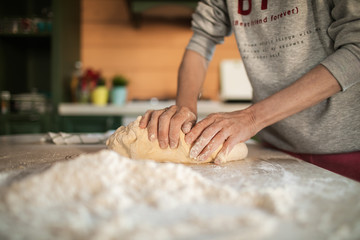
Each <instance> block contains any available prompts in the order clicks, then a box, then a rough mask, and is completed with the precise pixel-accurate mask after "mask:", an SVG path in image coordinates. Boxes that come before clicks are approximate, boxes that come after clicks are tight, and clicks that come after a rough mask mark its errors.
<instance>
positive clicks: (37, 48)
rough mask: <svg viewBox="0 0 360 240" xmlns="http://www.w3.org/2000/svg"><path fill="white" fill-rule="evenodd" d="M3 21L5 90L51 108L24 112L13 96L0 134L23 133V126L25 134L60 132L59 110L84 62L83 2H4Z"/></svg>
mask: <svg viewBox="0 0 360 240" xmlns="http://www.w3.org/2000/svg"><path fill="white" fill-rule="evenodd" d="M0 21H1V25H0V91H8V92H10V94H11V96H16V95H21V94H24V93H30V92H32V93H36V94H37V95H41V96H45V98H46V105H47V107H46V109H45V110H43V111H40V112H39V111H36V110H33V111H31V109H30V111H25V112H23V111H21V110H19V109H14V99H13V97H12V98H11V99H12V100H11V102H12V104H11V106H12V108H11V109H10V110H11V111H10V112H9V113H6V114H4V113H3V114H2V115H0V121H1V122H2V123H3V124H2V125H1V127H0V134H12V133H18V131H17V130H16V131H15V130H14V129H15V128H14V127H12V126H16V125H18V124H20V125H21V126H22V127H21V128H16V129H19V131H20V132H21V133H27V132H34V131H35V132H44V131H49V130H53V131H56V130H57V124H56V123H57V118H58V116H57V106H58V104H59V103H60V102H62V101H68V100H70V93H69V89H68V88H67V87H65V86H69V82H70V80H71V79H70V78H71V72H72V71H73V67H74V64H75V62H76V61H78V60H79V59H80V0H2V1H1V2H0ZM29 101H31V100H29ZM33 116H36V117H33ZM29 119H32V121H30V120H29ZM27 123H28V124H27ZM34 124H35V125H36V126H41V127H40V128H38V127H34ZM27 125H28V126H27ZM5 126H7V127H5ZM20 129H22V130H20Z"/></svg>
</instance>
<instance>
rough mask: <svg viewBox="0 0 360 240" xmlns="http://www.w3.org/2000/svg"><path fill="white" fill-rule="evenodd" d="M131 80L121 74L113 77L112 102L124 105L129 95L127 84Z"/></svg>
mask: <svg viewBox="0 0 360 240" xmlns="http://www.w3.org/2000/svg"><path fill="white" fill-rule="evenodd" d="M128 83H129V81H128V80H127V79H126V78H125V77H124V76H120V75H116V76H114V77H113V79H112V90H111V102H112V103H113V104H116V105H124V104H125V102H126V97H127V88H126V87H127V85H128Z"/></svg>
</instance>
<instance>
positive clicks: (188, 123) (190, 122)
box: [181, 112, 196, 134]
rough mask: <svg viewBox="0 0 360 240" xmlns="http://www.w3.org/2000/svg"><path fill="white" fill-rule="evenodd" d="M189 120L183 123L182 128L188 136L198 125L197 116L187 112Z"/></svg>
mask: <svg viewBox="0 0 360 240" xmlns="http://www.w3.org/2000/svg"><path fill="white" fill-rule="evenodd" d="M186 115H187V119H188V121H185V122H184V123H183V125H182V126H181V130H182V131H183V133H185V134H187V133H189V132H190V130H191V128H192V127H193V126H194V125H195V123H196V115H195V114H194V113H193V112H187V113H186Z"/></svg>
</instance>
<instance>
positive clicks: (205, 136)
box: [190, 125, 221, 161]
mask: <svg viewBox="0 0 360 240" xmlns="http://www.w3.org/2000/svg"><path fill="white" fill-rule="evenodd" d="M195 127H196V126H195ZM220 130H221V127H220V126H214V125H210V126H208V127H207V128H206V129H205V130H204V131H203V132H202V134H201V135H200V136H199V138H198V139H197V140H196V142H195V143H194V145H193V146H192V148H191V150H190V157H191V158H194V159H197V158H198V156H199V154H200V153H201V152H202V151H203V150H204V148H205V146H206V145H208V144H209V143H210V141H211V139H212V138H213V137H214V136H215V135H216V134H217V133H218V132H219V131H220ZM199 161H202V159H200V160H199Z"/></svg>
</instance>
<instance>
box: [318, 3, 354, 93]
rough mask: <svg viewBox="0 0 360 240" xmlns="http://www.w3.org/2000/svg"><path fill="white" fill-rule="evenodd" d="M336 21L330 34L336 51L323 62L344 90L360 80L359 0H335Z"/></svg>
mask: <svg viewBox="0 0 360 240" xmlns="http://www.w3.org/2000/svg"><path fill="white" fill-rule="evenodd" d="M331 16H332V17H333V19H334V21H333V23H332V24H331V25H330V26H329V28H328V34H329V36H330V38H331V39H332V40H333V41H334V48H335V52H334V53H332V54H331V55H329V56H328V57H327V58H326V59H325V60H324V61H322V62H321V64H322V65H324V66H325V67H326V68H327V69H328V70H329V71H330V72H331V73H332V75H333V76H334V77H335V78H336V79H337V81H338V82H339V84H340V86H341V88H342V90H343V91H345V90H346V89H347V88H349V87H351V86H352V85H354V84H356V83H358V82H360V4H359V0H334V8H333V9H332V11H331Z"/></svg>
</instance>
